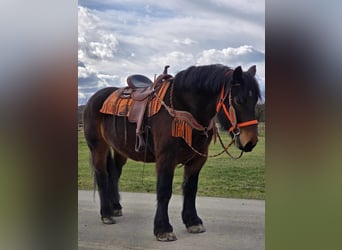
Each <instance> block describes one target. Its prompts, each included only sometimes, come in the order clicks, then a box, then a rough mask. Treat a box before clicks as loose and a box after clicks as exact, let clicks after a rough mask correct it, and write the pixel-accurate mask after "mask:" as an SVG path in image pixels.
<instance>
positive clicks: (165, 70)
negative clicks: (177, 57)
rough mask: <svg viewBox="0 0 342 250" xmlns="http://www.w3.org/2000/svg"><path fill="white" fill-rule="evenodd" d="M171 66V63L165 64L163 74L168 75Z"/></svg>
mask: <svg viewBox="0 0 342 250" xmlns="http://www.w3.org/2000/svg"><path fill="white" fill-rule="evenodd" d="M169 67H170V65H165V67H164V71H163V74H164V75H166V74H167V69H168V68H169Z"/></svg>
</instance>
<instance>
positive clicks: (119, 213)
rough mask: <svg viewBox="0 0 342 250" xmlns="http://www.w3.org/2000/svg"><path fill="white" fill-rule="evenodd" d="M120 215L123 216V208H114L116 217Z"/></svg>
mask: <svg viewBox="0 0 342 250" xmlns="http://www.w3.org/2000/svg"><path fill="white" fill-rule="evenodd" d="M120 216H122V210H121V209H114V217H120Z"/></svg>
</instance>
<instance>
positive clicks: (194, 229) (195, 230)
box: [187, 224, 205, 233]
mask: <svg viewBox="0 0 342 250" xmlns="http://www.w3.org/2000/svg"><path fill="white" fill-rule="evenodd" d="M187 230H188V232H189V233H203V232H205V227H204V226H203V225H202V224H198V225H192V226H190V227H188V228H187Z"/></svg>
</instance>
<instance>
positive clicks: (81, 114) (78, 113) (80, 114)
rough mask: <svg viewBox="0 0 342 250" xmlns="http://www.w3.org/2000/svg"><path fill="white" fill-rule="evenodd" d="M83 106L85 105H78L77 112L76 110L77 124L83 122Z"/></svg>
mask: <svg viewBox="0 0 342 250" xmlns="http://www.w3.org/2000/svg"><path fill="white" fill-rule="evenodd" d="M84 107H85V105H80V106H78V112H77V118H78V119H77V120H78V124H82V123H83V120H82V117H83V110H84Z"/></svg>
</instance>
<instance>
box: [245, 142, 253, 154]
mask: <svg viewBox="0 0 342 250" xmlns="http://www.w3.org/2000/svg"><path fill="white" fill-rule="evenodd" d="M254 146H255V144H253V143H252V142H248V143H247V144H246V145H245V147H244V148H243V151H245V152H250V151H252V149H253V148H254Z"/></svg>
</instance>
